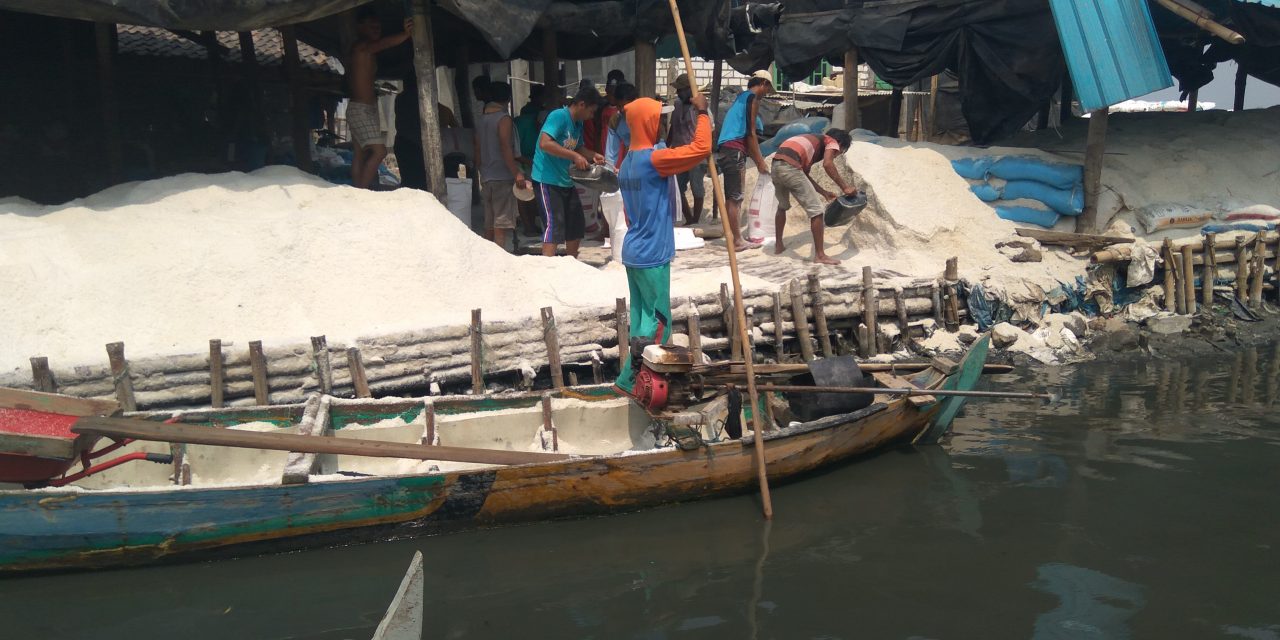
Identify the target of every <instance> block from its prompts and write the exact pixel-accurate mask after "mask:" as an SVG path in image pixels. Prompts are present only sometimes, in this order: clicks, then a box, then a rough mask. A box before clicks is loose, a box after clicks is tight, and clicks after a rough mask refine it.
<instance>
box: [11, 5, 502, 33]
mask: <svg viewBox="0 0 1280 640" xmlns="http://www.w3.org/2000/svg"><path fill="white" fill-rule="evenodd" d="M368 1H369V0H0V9H5V10H9V11H21V12H23V13H38V14H41V15H46V16H53V17H55V18H75V19H78V20H91V21H94V22H115V23H120V24H136V25H143V26H147V27H164V28H166V29H191V30H196V31H203V30H206V29H210V30H216V31H251V30H253V29H263V28H266V27H276V26H280V25H287V24H294V23H298V22H306V21H309V20H316V19H319V18H323V17H325V16H328V15H332V14H334V13H338V12H340V11H346V10H347V9H350V8H352V7H355V6H358V5H361V4H364V3H366V2H368ZM501 1H503V2H507V1H510V0H501Z"/></svg>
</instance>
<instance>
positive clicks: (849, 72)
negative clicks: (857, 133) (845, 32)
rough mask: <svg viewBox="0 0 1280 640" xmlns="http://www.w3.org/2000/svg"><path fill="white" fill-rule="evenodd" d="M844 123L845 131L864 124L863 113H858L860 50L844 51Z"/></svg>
mask: <svg viewBox="0 0 1280 640" xmlns="http://www.w3.org/2000/svg"><path fill="white" fill-rule="evenodd" d="M843 93H844V122H843V123H841V124H842V125H844V130H845V131H853V130H854V129H857V128H858V127H861V126H862V115H861V114H860V113H858V50H857V49H850V50H848V51H846V52H844V92H843Z"/></svg>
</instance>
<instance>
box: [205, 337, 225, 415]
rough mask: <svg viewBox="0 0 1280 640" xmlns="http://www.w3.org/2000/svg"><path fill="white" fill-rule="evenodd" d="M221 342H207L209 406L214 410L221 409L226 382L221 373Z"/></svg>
mask: <svg viewBox="0 0 1280 640" xmlns="http://www.w3.org/2000/svg"><path fill="white" fill-rule="evenodd" d="M222 367H223V363H222V341H221V340H217V339H214V340H210V341H209V406H211V407H213V408H214V409H221V408H222V407H223V395H222V394H223V390H224V389H225V388H226V382H225V380H224V379H223V373H222Z"/></svg>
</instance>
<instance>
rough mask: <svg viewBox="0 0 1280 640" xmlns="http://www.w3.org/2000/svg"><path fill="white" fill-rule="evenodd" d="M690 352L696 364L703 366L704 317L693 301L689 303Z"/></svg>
mask: <svg viewBox="0 0 1280 640" xmlns="http://www.w3.org/2000/svg"><path fill="white" fill-rule="evenodd" d="M689 352H690V353H691V354H693V362H694V364H702V316H701V315H700V314H699V313H698V305H697V304H696V303H694V302H693V301H690V302H689Z"/></svg>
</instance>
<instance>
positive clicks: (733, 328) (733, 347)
mask: <svg viewBox="0 0 1280 640" xmlns="http://www.w3.org/2000/svg"><path fill="white" fill-rule="evenodd" d="M720 311H721V320H722V321H723V322H724V330H725V333H726V334H728V336H729V359H730V360H742V336H740V335H739V334H738V327H737V325H738V314H737V313H735V312H734V309H733V297H732V296H730V295H729V285H728V283H724V282H721V283H720Z"/></svg>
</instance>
